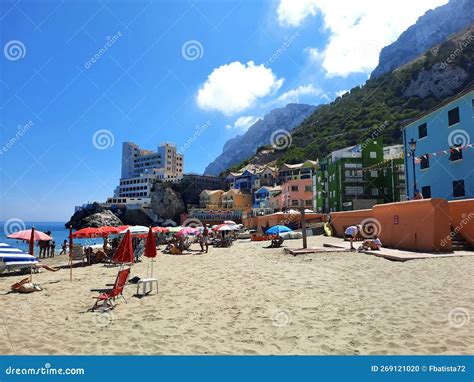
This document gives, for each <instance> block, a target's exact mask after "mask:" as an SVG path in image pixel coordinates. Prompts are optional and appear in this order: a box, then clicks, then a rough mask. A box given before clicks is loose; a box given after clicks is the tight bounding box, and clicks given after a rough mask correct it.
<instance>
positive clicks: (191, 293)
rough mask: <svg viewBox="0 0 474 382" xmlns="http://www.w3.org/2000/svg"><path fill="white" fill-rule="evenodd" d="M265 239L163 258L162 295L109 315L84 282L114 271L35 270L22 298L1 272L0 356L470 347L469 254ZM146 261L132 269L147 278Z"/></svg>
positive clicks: (102, 279)
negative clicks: (397, 255)
mask: <svg viewBox="0 0 474 382" xmlns="http://www.w3.org/2000/svg"><path fill="white" fill-rule="evenodd" d="M321 240H322V238H320V237H312V238H310V241H309V243H310V245H321ZM285 244H286V245H288V246H292V247H297V246H300V245H301V240H297V241H286V242H285ZM264 245H266V243H262V242H253V243H250V242H246V243H243V242H238V243H236V244H235V245H234V246H233V247H231V248H230V249H217V248H212V247H211V248H210V253H209V254H205V255H200V256H171V255H160V256H159V258H158V259H157V261H156V263H155V274H156V275H157V276H158V278H159V283H160V292H159V294H158V295H150V296H148V297H145V298H142V299H138V298H136V297H133V294H134V293H135V291H136V287H135V286H133V285H130V286H127V287H126V289H125V296H126V298H127V301H128V303H127V304H126V303H125V302H124V301H123V300H121V299H119V300H118V305H117V307H116V308H115V310H113V311H112V313H110V314H94V313H87V312H86V310H87V308H89V307H90V306H91V305H92V304H93V301H94V300H93V299H92V296H94V295H96V294H95V293H93V292H90V289H91V288H99V287H103V286H104V284H105V283H111V282H113V281H114V279H115V275H116V272H117V269H116V268H105V267H103V266H102V265H93V266H89V267H85V268H82V267H79V268H75V269H74V278H73V281H72V282H70V281H69V271H68V270H61V271H59V272H55V273H52V272H43V273H41V274H37V275H34V281H35V282H37V283H39V284H41V286H42V287H43V288H44V290H43V291H42V292H36V293H32V294H29V295H21V294H16V293H10V294H5V293H6V292H8V290H9V288H10V285H11V284H13V283H14V282H17V281H19V280H20V279H21V278H22V277H21V276H14V277H11V276H10V277H0V293H2V296H1V298H0V315H1V317H0V319H1V321H0V353H1V354H12V353H16V354H472V353H474V330H472V329H473V321H474V281H473V280H474V277H473V276H474V257H465V258H445V259H429V260H414V261H408V262H405V263H398V262H391V261H388V260H384V259H381V258H376V257H373V256H370V255H364V254H357V253H320V254H312V255H301V256H298V257H293V256H291V255H284V254H283V251H282V250H281V249H262V247H263V246H264ZM195 249H197V247H196V248H195ZM66 261H67V258H65V257H62V258H56V259H53V260H46V261H45V262H47V263H50V264H65V263H66ZM146 262H147V259H145V261H144V262H143V263H140V264H138V265H135V266H134V267H133V270H132V276H136V275H138V276H141V277H144V276H146V269H147V263H146ZM450 312H451V316H452V317H451V319H449V318H448V317H449V315H450ZM469 314H470V316H471V317H469V316H468V315H469ZM469 318H471V319H470V320H469Z"/></svg>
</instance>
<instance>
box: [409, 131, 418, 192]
mask: <svg viewBox="0 0 474 382" xmlns="http://www.w3.org/2000/svg"><path fill="white" fill-rule="evenodd" d="M408 144H409V145H410V153H411V161H412V164H413V198H415V194H416V173H415V150H416V141H415V140H414V139H413V138H412V139H411V140H410V142H408Z"/></svg>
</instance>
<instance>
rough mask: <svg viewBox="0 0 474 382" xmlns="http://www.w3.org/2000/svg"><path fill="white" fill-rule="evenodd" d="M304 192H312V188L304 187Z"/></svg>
mask: <svg viewBox="0 0 474 382" xmlns="http://www.w3.org/2000/svg"><path fill="white" fill-rule="evenodd" d="M304 191H305V192H313V187H312V186H304Z"/></svg>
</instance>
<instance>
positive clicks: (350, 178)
mask: <svg viewBox="0 0 474 382" xmlns="http://www.w3.org/2000/svg"><path fill="white" fill-rule="evenodd" d="M343 181H344V182H345V183H364V182H365V180H364V178H363V177H361V176H346V177H344V179H343Z"/></svg>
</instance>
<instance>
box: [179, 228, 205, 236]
mask: <svg viewBox="0 0 474 382" xmlns="http://www.w3.org/2000/svg"><path fill="white" fill-rule="evenodd" d="M199 233H200V231H199V230H198V229H197V228H194V227H184V228H182V229H181V230H180V231H178V232H177V233H176V235H179V236H184V235H199Z"/></svg>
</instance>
